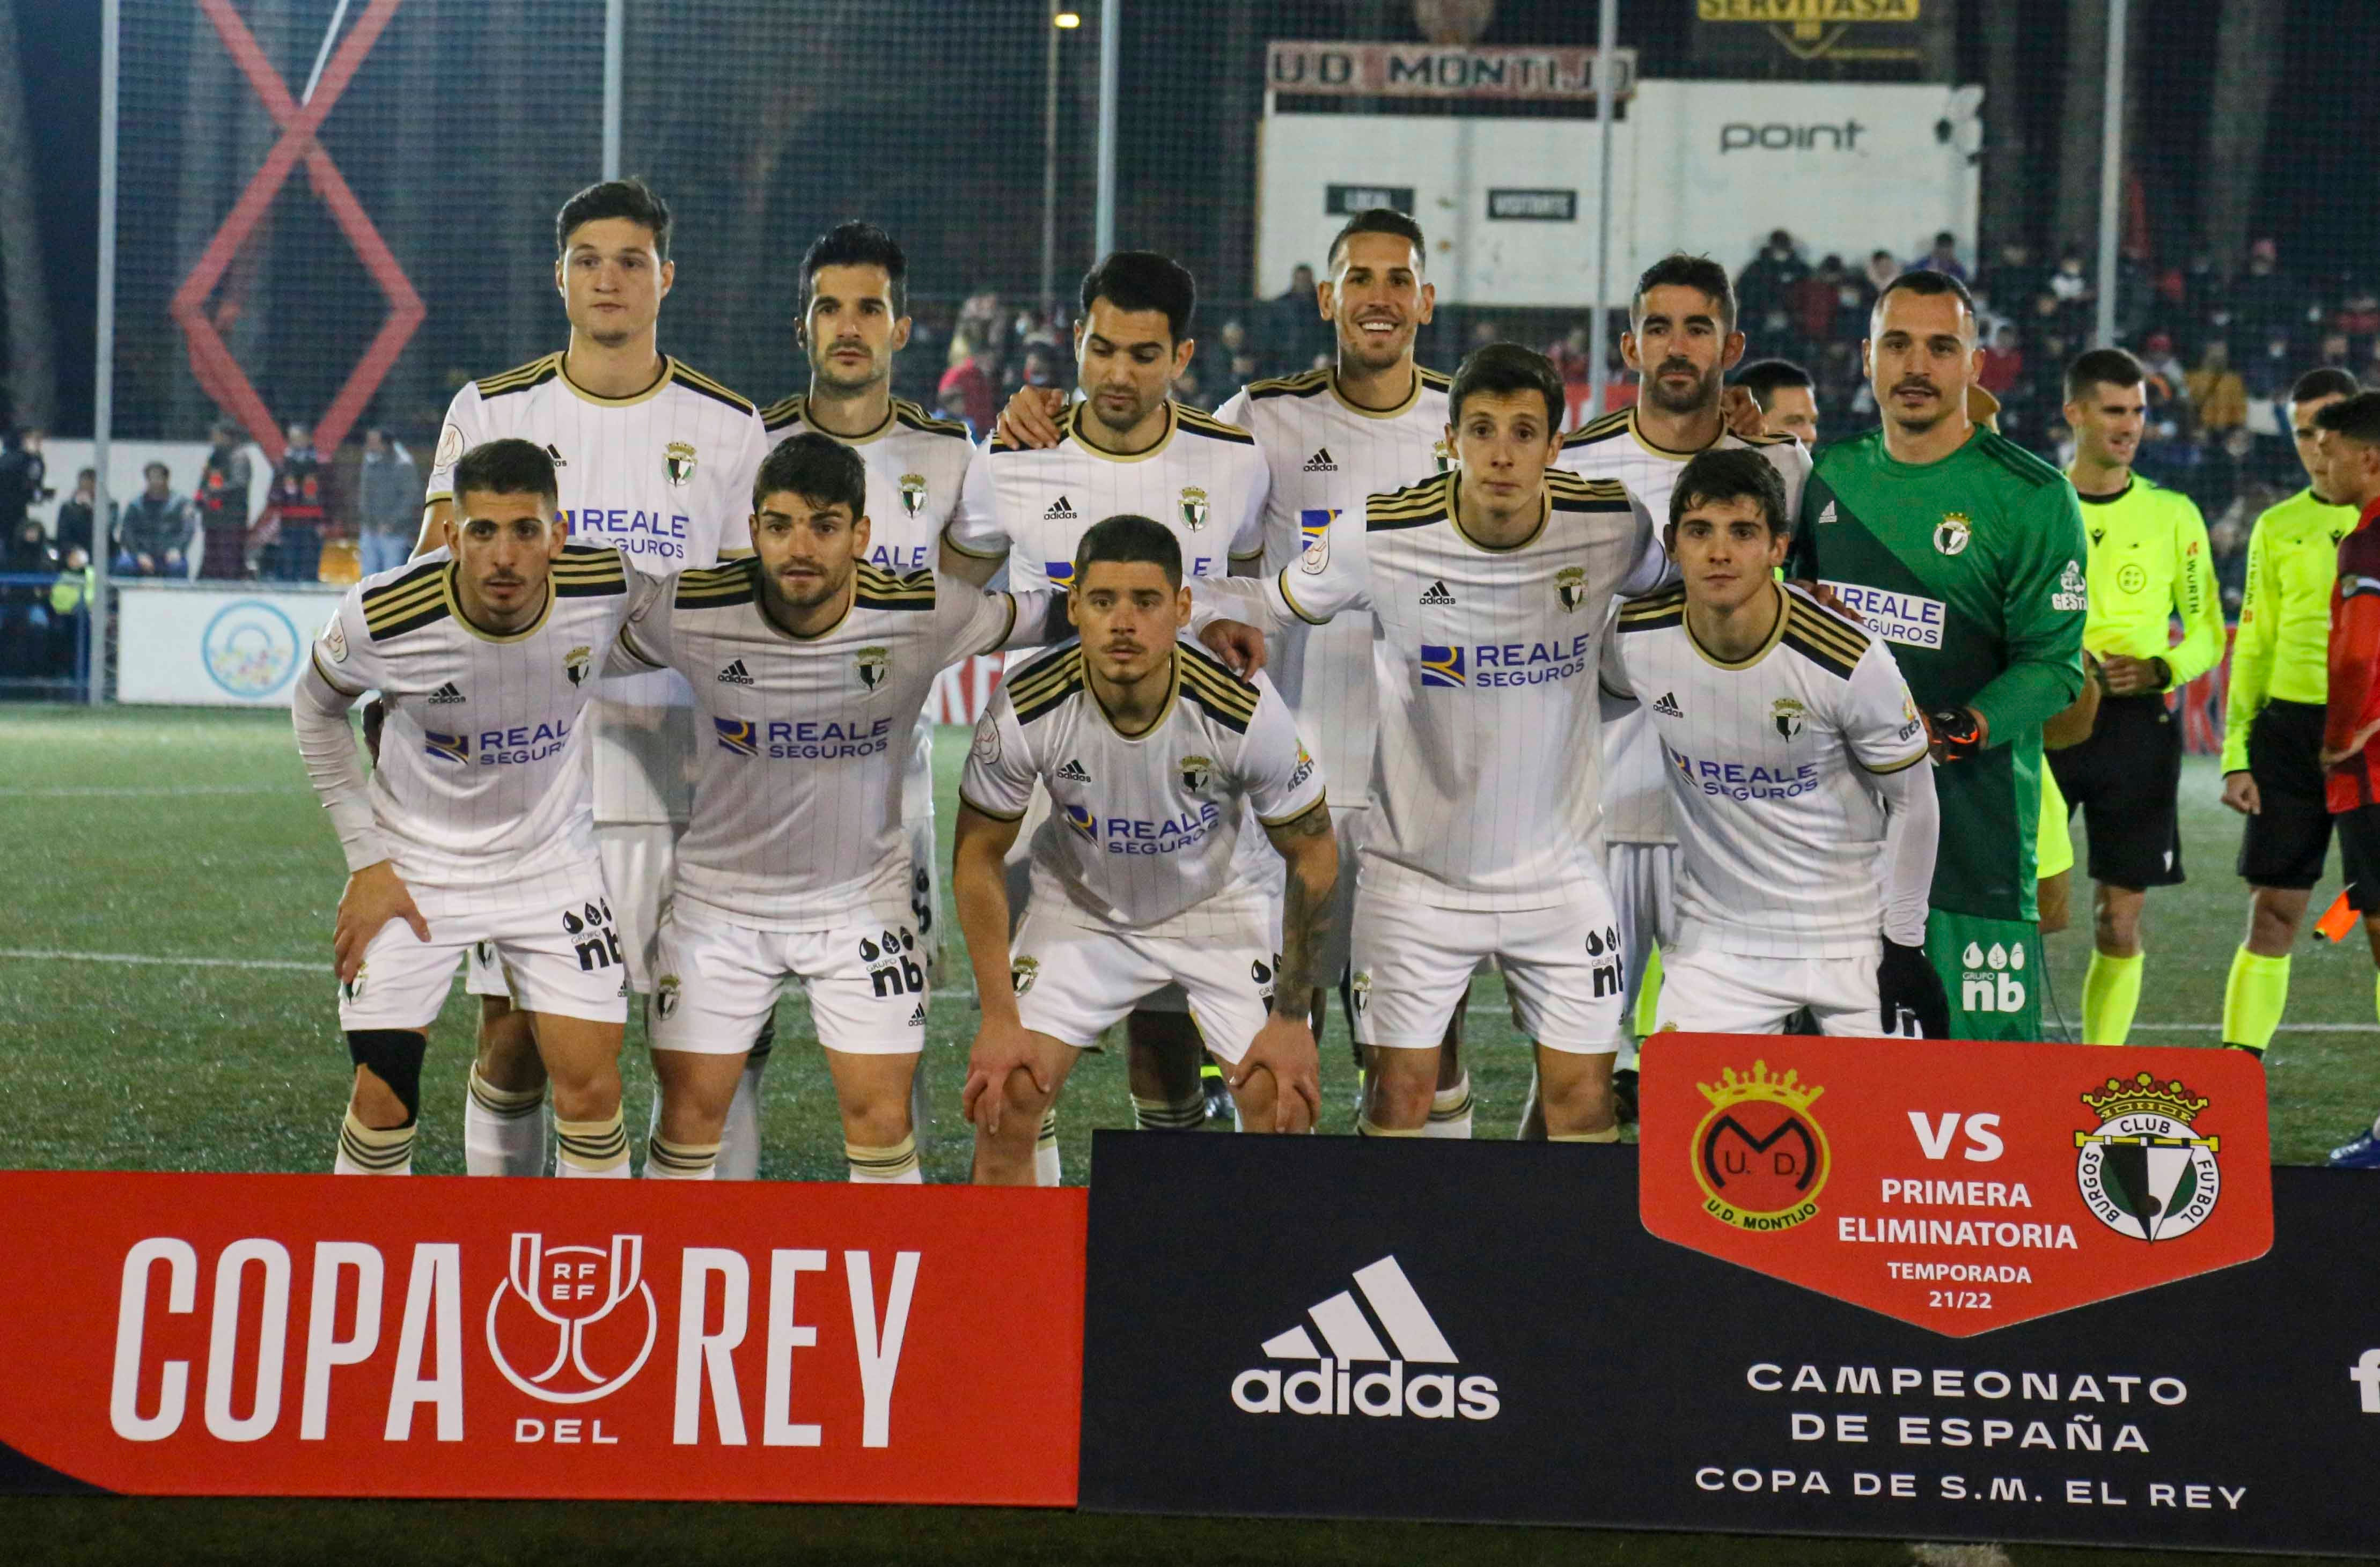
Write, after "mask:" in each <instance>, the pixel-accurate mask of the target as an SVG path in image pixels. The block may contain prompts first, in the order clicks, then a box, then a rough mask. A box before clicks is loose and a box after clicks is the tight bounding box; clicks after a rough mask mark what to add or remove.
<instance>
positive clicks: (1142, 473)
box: [942, 402, 1270, 669]
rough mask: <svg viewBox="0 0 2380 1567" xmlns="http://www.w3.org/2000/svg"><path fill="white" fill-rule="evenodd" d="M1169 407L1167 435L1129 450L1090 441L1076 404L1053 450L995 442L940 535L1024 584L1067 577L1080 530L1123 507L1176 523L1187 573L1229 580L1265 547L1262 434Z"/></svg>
mask: <svg viewBox="0 0 2380 1567" xmlns="http://www.w3.org/2000/svg"><path fill="white" fill-rule="evenodd" d="M1166 407H1167V409H1168V410H1169V412H1168V418H1169V419H1170V421H1171V422H1170V424H1169V426H1168V428H1167V430H1166V432H1165V436H1164V438H1163V439H1162V440H1160V441H1159V442H1158V443H1157V444H1156V445H1154V446H1151V447H1150V448H1149V449H1148V450H1147V451H1146V452H1141V453H1138V454H1136V455H1135V456H1129V457H1120V456H1115V455H1113V454H1112V453H1109V452H1104V451H1101V450H1100V449H1099V447H1098V446H1096V445H1094V444H1092V443H1091V442H1090V441H1089V440H1087V439H1085V437H1084V434H1083V433H1082V431H1083V428H1084V425H1085V423H1086V421H1087V420H1089V419H1090V416H1089V415H1087V413H1085V412H1084V411H1083V405H1082V404H1080V403H1074V404H1070V405H1069V406H1068V407H1067V408H1066V410H1065V411H1064V412H1063V413H1062V414H1061V415H1060V416H1059V419H1058V428H1059V430H1060V431H1061V439H1060V440H1059V442H1058V443H1057V444H1056V445H1054V446H1050V447H1044V448H1039V449H1036V448H1032V447H1026V446H1011V445H1009V444H1008V443H1006V442H1003V441H1001V440H998V439H996V438H995V439H994V440H993V441H992V442H991V443H990V445H989V446H987V447H986V448H985V453H986V460H985V461H983V462H981V463H978V464H977V465H976V467H975V468H972V469H970V470H969V473H968V476H967V484H968V489H969V494H968V495H967V497H966V498H965V500H964V501H963V502H962V504H960V507H959V511H958V513H957V515H956V516H953V517H952V518H951V521H950V525H949V527H948V528H946V529H945V531H944V532H943V535H942V537H943V538H945V539H946V540H948V541H950V544H951V547H952V548H953V549H954V550H956V551H958V552H959V553H961V554H965V555H974V556H977V557H978V558H983V559H998V558H1001V557H1003V556H1004V557H1005V558H1006V559H1007V561H1008V581H1009V585H1010V586H1011V587H1013V588H1015V589H1020V590H1025V589H1035V588H1064V587H1067V586H1068V585H1070V584H1071V583H1072V582H1073V581H1074V577H1075V548H1076V546H1078V545H1080V544H1081V543H1082V541H1083V535H1084V534H1086V533H1087V532H1089V531H1090V529H1091V526H1092V524H1094V523H1097V522H1100V521H1104V520H1105V519H1106V518H1108V517H1111V516H1120V515H1123V514H1124V513H1127V512H1129V513H1135V514H1137V515H1139V516H1145V517H1149V518H1152V519H1154V520H1155V521H1158V522H1160V523H1163V524H1164V525H1165V526H1166V528H1169V529H1171V530H1172V534H1173V537H1174V538H1175V539H1176V540H1178V541H1180V542H1181V545H1182V572H1183V575H1184V577H1222V576H1226V575H1228V574H1229V572H1230V571H1231V565H1232V562H1233V561H1234V560H1246V561H1254V560H1256V559H1257V557H1258V556H1260V555H1262V554H1263V553H1264V504H1265V489H1266V486H1267V485H1268V484H1269V481H1270V480H1269V475H1268V474H1267V472H1266V469H1265V459H1264V454H1263V453H1261V452H1259V451H1257V443H1256V439H1255V437H1253V436H1251V435H1250V434H1249V433H1248V432H1247V431H1245V430H1242V429H1240V428H1239V427H1238V426H1236V425H1231V424H1225V423H1223V422H1222V421H1221V420H1220V419H1211V418H1209V417H1208V416H1207V415H1205V414H1202V413H1200V412H1198V411H1197V410H1196V409H1195V408H1185V407H1182V406H1181V405H1180V404H1178V403H1172V402H1169V403H1168V404H1167V405H1166ZM1016 662H1017V661H1015V660H1014V659H1012V660H1011V661H1010V667H1011V668H1012V669H1013V668H1014V667H1015V663H1016Z"/></svg>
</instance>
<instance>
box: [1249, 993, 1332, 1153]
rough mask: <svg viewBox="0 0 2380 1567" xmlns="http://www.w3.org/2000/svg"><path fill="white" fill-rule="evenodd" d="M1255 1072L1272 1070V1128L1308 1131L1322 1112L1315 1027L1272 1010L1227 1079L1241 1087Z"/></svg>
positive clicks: (1285, 1130)
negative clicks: (1312, 1027)
mask: <svg viewBox="0 0 2380 1567" xmlns="http://www.w3.org/2000/svg"><path fill="white" fill-rule="evenodd" d="M1258 1072H1269V1073H1271V1074H1272V1087H1273V1096H1272V1106H1273V1109H1272V1125H1271V1127H1270V1128H1269V1130H1271V1131H1275V1132H1310V1131H1312V1130H1313V1129H1314V1124H1315V1123H1316V1122H1317V1121H1318V1120H1319V1119H1321V1116H1322V1063H1321V1057H1320V1052H1318V1051H1317V1050H1316V1049H1315V1047H1314V1031H1313V1030H1312V1029H1311V1028H1308V1027H1307V1026H1305V1019H1304V1018H1301V1017H1293V1016H1286V1015H1284V1014H1281V1013H1278V1012H1276V1013H1274V1014H1272V1015H1271V1016H1269V1017H1268V1018H1266V1019H1265V1024H1264V1026H1263V1027H1261V1028H1259V1029H1257V1037H1256V1038H1255V1039H1252V1040H1250V1041H1249V1043H1248V1050H1247V1053H1246V1054H1245V1055H1243V1056H1242V1057H1240V1060H1239V1063H1238V1064H1237V1065H1235V1066H1233V1068H1232V1075H1231V1077H1230V1079H1229V1081H1230V1083H1231V1085H1232V1087H1234V1088H1238V1087H1245V1085H1246V1083H1247V1081H1248V1079H1249V1078H1251V1077H1253V1076H1255V1075H1257V1073H1258Z"/></svg>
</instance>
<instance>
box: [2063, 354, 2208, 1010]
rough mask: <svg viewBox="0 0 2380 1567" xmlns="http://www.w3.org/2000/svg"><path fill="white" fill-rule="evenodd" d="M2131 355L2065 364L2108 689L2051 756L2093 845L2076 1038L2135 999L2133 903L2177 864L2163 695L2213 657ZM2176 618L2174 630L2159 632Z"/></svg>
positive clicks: (2089, 634) (2094, 636) (2174, 738)
mask: <svg viewBox="0 0 2380 1567" xmlns="http://www.w3.org/2000/svg"><path fill="white" fill-rule="evenodd" d="M2144 379H2145V377H2144V376H2143V372H2142V370H2141V365H2140V361H2139V360H2138V359H2135V358H2132V356H2131V355H2130V354H2127V353H2125V352H2124V351H2123V350H2122V349H2120V348H2095V349H2093V350H2092V351H2091V352H2089V353H2087V354H2084V355H2083V357H2082V358H2078V359H2076V360H2075V361H2074V363H2073V364H2072V365H2070V366H2069V367H2068V369H2067V371H2066V422H2067V424H2068V426H2069V427H2070V429H2071V430H2072V431H2074V463H2073V466H2072V467H2071V468H2068V469H2067V470H2066V477H2067V478H2068V479H2069V480H2072V482H2073V485H2074V492H2075V494H2076V495H2077V496H2079V497H2080V498H2081V500H2082V502H2083V534H2084V536H2085V537H2086V538H2087V539H2088V541H2089V546H2090V556H2091V559H2090V565H2089V569H2088V574H2087V575H2088V580H2089V589H2090V610H2089V613H2088V614H2087V616H2086V617H2085V619H2084V622H2083V648H2084V650H2086V651H2088V652H2089V653H2090V654H2091V656H2092V657H2094V658H2095V659H2096V660H2097V661H2098V668H2097V677H2098V680H2099V684H2100V686H2101V688H2102V690H2103V691H2104V693H2105V695H2104V697H2103V698H2102V699H2101V701H2100V703H2099V713H2098V718H2097V721H2096V722H2095V723H2094V724H2093V726H2092V730H2091V737H2090V738H2089V739H2087V740H2085V741H2083V743H2082V744H2080V745H2078V746H2071V747H2068V748H2066V749H2064V750H2060V751H2051V752H2050V753H2049V765H2050V767H2051V769H2052V770H2053V771H2055V772H2056V773H2057V775H2058V788H2059V789H2061V790H2062V791H2064V793H2065V795H2066V798H2067V801H2068V808H2069V809H2070V810H2072V809H2075V808H2080V809H2081V810H2082V812H2083V827H2084V829H2085V831H2086V832H2087V833H2088V836H2089V839H2090V845H2091V851H2090V852H2091V861H2090V870H2091V881H2092V882H2093V886H2092V897H2091V915H2092V952H2091V969H2090V973H2089V975H2088V976H2087V977H2086V978H2084V980H2083V1041H2084V1042H2085V1043H2087V1044H2095V1045H2120V1044H2122V1043H2123V1042H2124V1038H2125V1036H2126V1035H2128V1034H2129V1033H2131V1027H2132V1014H2133V1013H2134V1011H2135V1010H2137V1009H2138V1007H2139V1005H2140V1000H2141V966H2142V954H2141V910H2142V908H2143V905H2145V904H2146V903H2147V901H2148V889H2150V888H2151V887H2171V886H2175V885H2178V884H2179V883H2180V881H2181V879H2182V873H2181V818H2180V806H2179V803H2178V800H2177V796H2178V795H2179V794H2180V788H2181V725H2180V723H2179V722H2177V721H2176V719H2175V716H2174V714H2173V712H2172V711H2171V710H2170V709H2169V708H2168V706H2167V701H2166V698H2167V695H2168V693H2169V692H2173V691H2178V690H2180V688H2181V687H2182V686H2187V685H2188V684H2190V682H2191V681H2192V680H2194V679H2196V678H2197V677H2198V676H2199V675H2201V674H2205V673H2206V672H2207V671H2208V670H2209V669H2212V668H2213V667H2214V666H2215V662H2216V660H2217V659H2218V658H2220V657H2222V654H2223V607H2222V602H2221V601H2220V599H2219V597H2218V596H2217V593H2216V585H2215V563H2214V561H2213V559H2212V558H2211V556H2210V553H2209V552H2208V549H2207V544H2206V522H2205V519H2204V518H2203V517H2201V516H2199V515H2198V507H2197V506H2196V504H2193V503H2192V501H2191V500H2190V499H2189V497H2187V496H2185V495H2182V494H2180V493H2179V492H2175V491H2171V490H2168V489H2165V488H2163V487H2162V486H2160V485H2157V484H2155V483H2152V482H2151V481H2150V480H2146V479H2143V478H2142V477H2141V476H2140V475H2139V474H2136V473H2134V472H2133V471H2132V458H2133V456H2135V455H2136V454H2137V452H2138V451H2139V449H2140V443H2141V431H2142V427H2143V424H2144V423H2145V421H2146V411H2147V407H2148V401H2147V394H2146V390H2145V388H2144V387H2143V384H2142V383H2143V380H2144ZM2177 616H2178V617H2180V621H2181V632H2182V635H2181V640H2180V642H2175V641H2173V640H2172V638H2171V634H2170V632H2169V630H2168V627H2169V626H2170V623H2171V622H2172V620H2173V619H2174V618H2175V617H2177Z"/></svg>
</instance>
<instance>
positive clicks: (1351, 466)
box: [1216, 367, 1452, 872]
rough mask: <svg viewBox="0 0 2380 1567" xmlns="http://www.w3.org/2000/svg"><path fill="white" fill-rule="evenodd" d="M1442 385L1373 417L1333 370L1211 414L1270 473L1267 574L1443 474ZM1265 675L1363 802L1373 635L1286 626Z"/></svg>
mask: <svg viewBox="0 0 2380 1567" xmlns="http://www.w3.org/2000/svg"><path fill="white" fill-rule="evenodd" d="M1448 385H1449V382H1448V380H1447V378H1446V377H1445V376H1442V375H1440V374H1439V373H1438V372H1437V371H1436V370H1422V369H1420V368H1418V367H1416V368H1415V372H1414V387H1413V393H1412V395H1410V396H1408V397H1407V398H1406V399H1405V401H1404V402H1403V404H1402V405H1401V406H1399V407H1394V408H1390V409H1384V410H1378V411H1375V410H1373V409H1370V408H1359V407H1356V406H1355V405H1354V404H1353V403H1351V402H1349V401H1347V399H1346V398H1344V397H1342V396H1341V395H1340V394H1339V386H1338V381H1337V378H1336V375H1335V373H1334V372H1333V371H1330V370H1308V371H1306V372H1305V374H1303V375H1293V376H1286V377H1283V378H1282V379H1281V380H1278V381H1258V382H1255V383H1251V384H1250V385H1249V386H1247V387H1246V388H1245V390H1243V391H1242V392H1240V393H1239V394H1237V395H1234V396H1233V398H1232V399H1231V401H1229V402H1227V403H1225V404H1224V405H1223V406H1222V407H1220V408H1219V409H1217V410H1216V417H1218V418H1220V419H1223V420H1225V421H1226V422H1228V423H1231V424H1236V425H1238V426H1240V427H1241V428H1242V429H1244V430H1245V431H1248V433H1250V434H1251V435H1254V436H1255V437H1256V438H1257V450H1258V451H1260V452H1262V453H1263V454H1264V456H1265V464H1266V466H1267V467H1268V468H1269V469H1270V470H1271V474H1272V491H1271V494H1270V496H1269V498H1268V499H1267V501H1266V502H1265V522H1264V530H1265V569H1266V570H1267V571H1268V572H1277V571H1280V570H1281V568H1283V567H1284V566H1289V565H1295V564H1296V561H1297V557H1298V556H1300V555H1302V554H1304V553H1305V548H1306V546H1307V545H1309V544H1311V543H1313V542H1314V541H1315V540H1317V539H1318V538H1320V537H1321V536H1322V533H1323V530H1324V529H1326V528H1329V527H1330V519H1331V517H1333V516H1336V515H1337V514H1339V513H1340V512H1342V511H1361V510H1362V509H1363V506H1364V498H1365V497H1366V495H1377V494H1381V493H1384V492H1388V491H1390V490H1402V489H1403V488H1404V487H1405V486H1406V485H1408V484H1418V483H1420V482H1421V481H1422V480H1426V479H1428V478H1430V477H1431V476H1433V475H1435V474H1439V473H1443V472H1445V471H1446V469H1447V468H1448V467H1449V466H1451V462H1452V457H1451V455H1450V453H1449V450H1448V447H1447V444H1446V390H1447V387H1448ZM1265 673H1266V674H1269V675H1270V676H1271V677H1272V682H1273V685H1274V686H1276V687H1277V688H1278V689H1279V690H1280V692H1281V699H1282V700H1283V701H1286V702H1287V703H1288V704H1289V711H1291V712H1292V713H1293V714H1295V715H1296V718H1297V726H1298V729H1299V730H1300V731H1301V732H1302V733H1303V734H1304V735H1305V736H1306V738H1307V741H1308V743H1309V744H1311V745H1312V746H1313V747H1314V753H1315V755H1316V756H1317V757H1318V758H1319V759H1321V762H1322V768H1323V771H1325V772H1327V773H1329V774H1330V776H1331V777H1333V778H1336V779H1338V780H1340V788H1341V795H1340V797H1339V798H1338V799H1337V800H1335V801H1333V802H1332V803H1333V805H1334V806H1337V807H1339V808H1347V807H1351V806H1360V805H1362V804H1363V803H1364V799H1363V796H1361V795H1359V794H1357V793H1356V785H1357V784H1358V782H1359V781H1360V780H1363V779H1366V778H1369V777H1370V776H1371V775H1372V735H1373V731H1374V729H1375V728H1376V727H1377V725H1378V722H1379V711H1380V696H1379V690H1378V685H1377V684H1376V682H1375V679H1374V676H1373V674H1372V628H1371V627H1370V626H1366V624H1364V621H1363V618H1362V617H1361V616H1359V615H1349V616H1347V617H1346V618H1345V619H1344V620H1342V621H1334V622H1332V623H1331V624H1330V625H1329V626H1305V625H1304V624H1302V623H1301V624H1299V625H1297V626H1292V627H1290V628H1288V629H1287V630H1285V631H1284V632H1282V633H1281V635H1280V636H1278V637H1275V638H1273V639H1272V646H1271V649H1270V650H1269V654H1268V656H1267V659H1266V662H1265ZM1349 869H1350V871H1351V872H1352V870H1353V869H1354V868H1353V867H1352V866H1351V867H1349Z"/></svg>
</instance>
